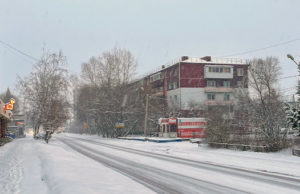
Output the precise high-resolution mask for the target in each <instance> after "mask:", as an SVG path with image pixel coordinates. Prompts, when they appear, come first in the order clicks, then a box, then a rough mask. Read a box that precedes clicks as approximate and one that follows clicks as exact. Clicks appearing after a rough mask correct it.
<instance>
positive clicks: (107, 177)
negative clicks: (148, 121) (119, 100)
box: [0, 134, 300, 194]
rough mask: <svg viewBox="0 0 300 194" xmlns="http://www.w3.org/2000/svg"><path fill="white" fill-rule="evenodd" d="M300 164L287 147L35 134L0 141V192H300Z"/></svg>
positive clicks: (299, 159)
mask: <svg viewBox="0 0 300 194" xmlns="http://www.w3.org/2000/svg"><path fill="white" fill-rule="evenodd" d="M272 164H273V165H272ZM270 165H272V166H270ZM299 166H300V158H297V157H292V156H289V155H288V154H287V153H275V154H266V153H254V152H239V151H232V150H215V149H210V148H207V147H197V145H195V144H190V143H188V142H176V143H168V144H157V143H150V142H137V141H127V140H118V139H103V138H99V137H97V136H84V135H74V134H61V135H56V136H54V137H53V139H51V141H50V143H49V144H48V145H47V144H45V143H44V142H43V141H36V140H33V139H32V137H27V138H25V139H17V140H15V141H13V142H12V143H9V144H7V145H5V146H4V147H0V193H51V194H52V193H55V194H56V193H63V194H64V193H72V194H73V193H300V173H299Z"/></svg>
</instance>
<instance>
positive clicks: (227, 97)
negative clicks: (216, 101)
mask: <svg viewBox="0 0 300 194" xmlns="http://www.w3.org/2000/svg"><path fill="white" fill-rule="evenodd" d="M224 100H225V101H229V100H230V94H228V93H225V94H224Z"/></svg>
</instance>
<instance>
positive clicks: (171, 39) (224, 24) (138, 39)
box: [0, 0, 300, 94]
mask: <svg viewBox="0 0 300 194" xmlns="http://www.w3.org/2000/svg"><path fill="white" fill-rule="evenodd" d="M299 8H300V1H298V0H207V1H203V0H181V1H179V0H147V1H146V0H107V1H104V0H0V41H4V42H6V43H9V44H10V45H12V46H14V47H15V48H17V49H19V50H21V51H23V52H25V53H27V54H29V55H31V56H33V57H36V58H39V57H40V56H41V54H42V48H43V47H45V48H47V49H49V50H50V51H59V50H62V51H63V53H64V54H65V55H66V56H67V59H68V68H69V70H70V71H71V72H72V73H80V69H81V63H83V62H85V61H88V59H89V58H90V57H91V56H95V55H99V54H101V52H103V51H105V50H108V49H111V48H113V47H114V46H118V47H123V48H127V49H129V50H130V51H132V53H133V54H134V55H135V56H136V57H137V59H138V63H139V68H138V74H143V73H146V72H148V71H151V70H152V69H155V68H156V67H159V66H161V65H163V64H165V63H168V62H170V61H172V60H173V59H175V58H178V57H180V56H183V55H188V56H195V57H201V56H205V55H211V56H215V57H219V56H227V55H231V54H235V53H240V52H244V51H248V50H253V49H259V48H263V47H268V46H270V45H274V44H277V43H283V42H286V41H289V40H295V39H298V38H299V40H297V41H296V40H295V41H291V42H290V43H288V44H281V45H280V46H277V47H272V48H269V49H263V50H260V51H257V52H250V53H248V54H244V55H234V56H232V57H237V58H253V57H265V56H276V57H278V58H279V59H280V62H281V65H282V69H283V75H282V77H286V76H292V75H297V74H298V72H297V69H296V66H295V64H293V63H292V62H291V61H289V60H288V59H286V54H287V53H291V54H293V55H294V56H295V58H296V59H297V60H300V25H299V18H300V11H299ZM32 63H33V60H31V59H30V58H28V57H25V56H22V55H21V54H19V53H17V52H15V51H14V50H12V49H10V48H8V47H7V46H5V45H4V44H1V43H0V68H1V69H0V92H3V91H5V89H6V88H7V87H10V88H12V89H14V88H15V83H16V77H17V75H19V76H22V77H23V76H26V75H28V73H29V72H30V71H31V70H32ZM296 79H297V78H296V77H294V78H288V79H282V80H281V83H282V88H291V87H294V86H295V85H296ZM292 93H293V91H292V90H287V94H292Z"/></svg>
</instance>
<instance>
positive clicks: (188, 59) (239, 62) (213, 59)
mask: <svg viewBox="0 0 300 194" xmlns="http://www.w3.org/2000/svg"><path fill="white" fill-rule="evenodd" d="M181 62H184V63H201V64H220V65H221V64H222V65H225V64H226V65H227V64H228V65H249V63H247V60H244V59H238V58H218V57H211V56H205V57H190V56H182V57H180V58H179V59H175V60H172V61H171V62H170V63H167V64H165V65H162V66H160V67H157V68H155V69H153V70H152V71H150V72H148V73H146V74H143V75H141V76H138V77H137V78H136V79H134V80H133V82H136V81H139V80H141V79H143V78H145V77H147V76H150V75H153V74H155V73H158V72H160V71H162V70H164V69H167V68H170V67H172V66H174V65H177V64H178V63H181Z"/></svg>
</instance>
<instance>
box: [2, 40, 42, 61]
mask: <svg viewBox="0 0 300 194" xmlns="http://www.w3.org/2000/svg"><path fill="white" fill-rule="evenodd" d="M0 43H1V44H3V45H5V46H7V47H9V48H10V49H13V50H14V51H16V52H18V53H19V54H21V55H23V56H26V57H28V58H30V59H32V60H34V61H39V60H38V59H37V58H35V57H33V56H31V55H29V54H26V53H24V52H23V51H21V50H19V49H17V48H15V47H13V46H11V45H10V44H8V43H6V42H4V41H2V40H0Z"/></svg>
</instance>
